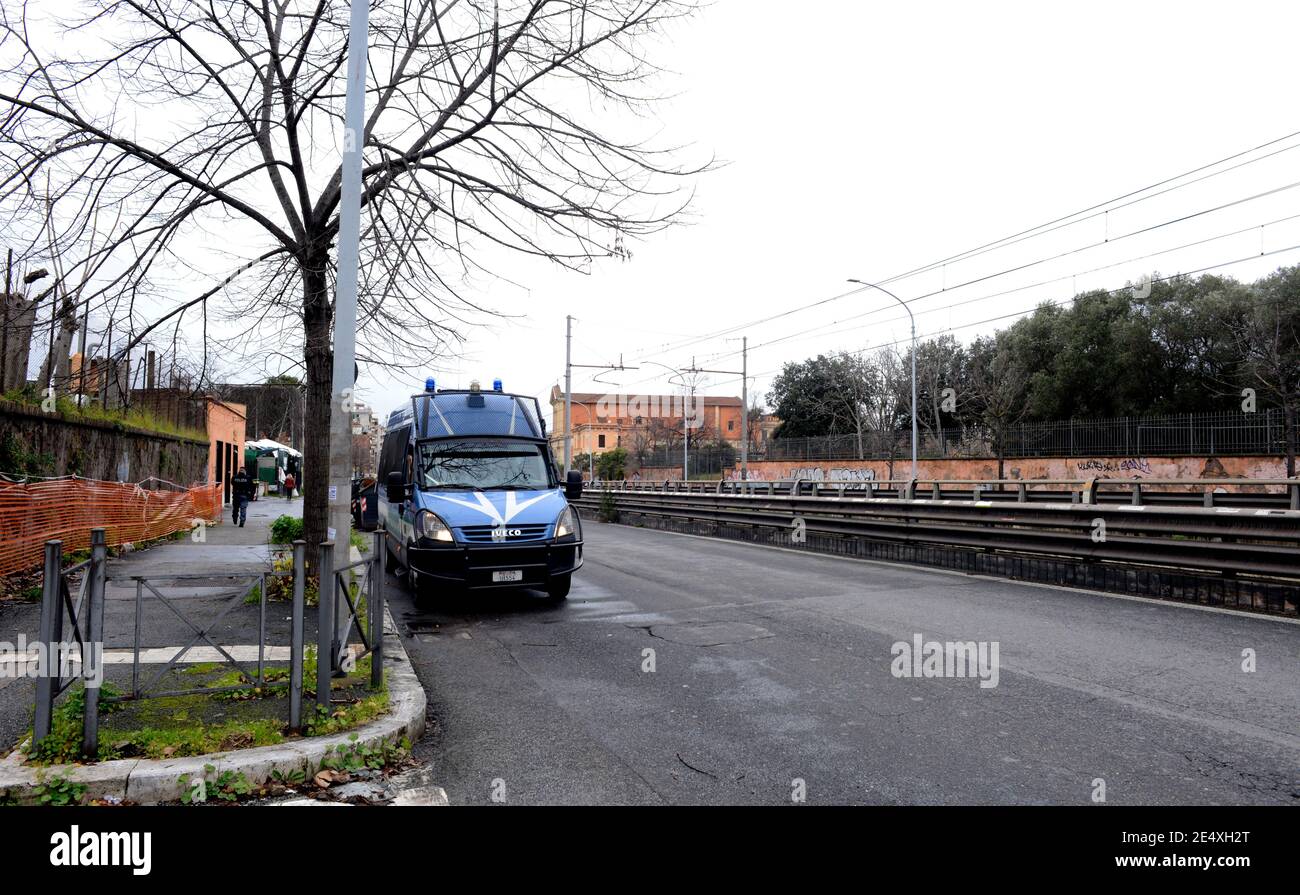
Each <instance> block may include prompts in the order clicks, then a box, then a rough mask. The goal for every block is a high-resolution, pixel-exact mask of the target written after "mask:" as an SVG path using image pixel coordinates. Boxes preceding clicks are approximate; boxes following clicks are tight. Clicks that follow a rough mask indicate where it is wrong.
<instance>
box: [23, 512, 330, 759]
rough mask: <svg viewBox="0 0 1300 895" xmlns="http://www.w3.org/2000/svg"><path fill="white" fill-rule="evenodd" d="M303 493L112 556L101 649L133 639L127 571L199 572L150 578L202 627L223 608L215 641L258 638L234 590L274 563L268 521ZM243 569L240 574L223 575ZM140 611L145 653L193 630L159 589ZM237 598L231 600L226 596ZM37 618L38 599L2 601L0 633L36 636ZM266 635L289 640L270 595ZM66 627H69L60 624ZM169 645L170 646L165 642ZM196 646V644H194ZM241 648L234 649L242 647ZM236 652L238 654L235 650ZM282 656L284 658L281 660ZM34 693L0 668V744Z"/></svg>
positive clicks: (27, 715) (311, 629)
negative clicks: (239, 518) (237, 521)
mask: <svg viewBox="0 0 1300 895" xmlns="http://www.w3.org/2000/svg"><path fill="white" fill-rule="evenodd" d="M301 514H302V500H301V499H298V500H293V501H288V500H284V499H278V498H262V499H261V500H256V501H253V502H252V503H250V504H249V505H248V518H247V521H246V523H245V526H244V527H243V528H239V527H237V526H235V525H232V524H231V521H230V520H231V508H230V507H225V508H224V509H223V510H222V521H221V523H220V524H217V525H209V526H207V527H206V528H205V529H204V530H203V541H202V542H197V541H195V540H194V539H193V538H192V537H191V536H190V535H188V534H182V535H181V536H180V539H179V540H175V541H166V542H163V543H161V544H158V545H156V546H154V547H150V548H149V549H146V550H140V551H132V552H129V553H124V554H122V555H121V556H119V557H117V558H114V559H110V560H109V562H108V570H107V575H108V579H109V583H108V587H107V588H106V591H105V595H106V600H105V605H104V647H105V649H106V650H110V651H111V650H122V649H129V648H130V647H131V645H132V642H133V636H134V629H135V623H136V602H135V601H136V585H135V583H134V582H133V581H131V580H129V579H130V576H134V575H140V576H148V577H150V578H151V579H154V578H163V577H164V576H167V575H194V574H200V573H202V574H203V575H204V576H205V577H204V578H203V579H198V580H189V581H178V582H167V581H165V580H162V581H157V582H151V583H154V586H155V587H157V589H158V590H159V591H160V592H161V593H162V594H164V595H165V596H166V597H167V598H168V599H174V600H175V601H176V604H177V607H178V608H179V609H180V610H181V611H182V612H183V613H184V614H185V615H186V616H187V617H189V618H190V620H191V621H192V622H193V623H195V624H198V625H199V626H200V627H203V628H206V627H207V626H208V625H209V624H210V623H211V622H212V620H214V619H216V618H217V617H218V616H222V613H223V612H224V613H225V615H224V616H222V618H221V621H220V622H219V623H217V624H216V625H215V626H214V627H213V628H212V630H211V631H210V632H209V635H208V636H210V637H211V638H212V639H213V640H215V641H216V642H217V643H219V644H221V645H223V646H226V645H237V646H247V645H249V644H251V645H253V646H254V655H255V647H256V644H257V642H258V625H259V618H258V616H259V612H258V606H257V605H256V604H252V605H245V604H244V603H243V601H242V599H240V598H239V595H242V594H243V593H244V592H246V591H247V589H248V587H249V585H250V584H251V583H252V580H253V579H252V577H251V576H254V575H258V574H260V573H262V572H269V571H270V570H271V562H272V551H271V547H270V545H269V544H268V543H267V541H268V539H269V537H270V528H271V523H272V522H273V521H275V519H276V518H278V517H279V516H281V515H291V516H301ZM232 575H233V576H244V577H243V578H242V579H240V578H235V579H230V578H223V577H221V576H232ZM144 595H145V599H144V601H143V604H142V612H141V618H140V635H141V636H140V647H141V649H142V650H150V653H149V654H147V655H146V656H143V657H142V658H145V659H152V660H154V661H159V660H161V661H163V662H166V661H167V660H169V659H170V658H171V656H173V655H174V654H175V652H176V649H175V648H179V647H180V646H183V645H185V644H187V643H189V642H190V641H191V639H192V638H193V637H194V636H195V634H194V631H193V629H192V628H190V626H189V625H187V624H186V623H185V622H184V621H183V620H182V619H180V618H178V617H177V615H176V614H175V613H174V612H172V611H171V610H170V609H169V608H168V607H167V606H166V605H165V604H163V603H162V602H161V601H160V600H158V599H157V598H156V597H153V596H152V595H151V594H149V592H148V590H145V591H144ZM232 603H233V604H234V605H231V604H232ZM39 622H40V605H39V604H38V603H12V602H6V603H3V604H0V641H5V642H8V643H14V642H16V641H17V639H18V637H19V635H20V634H21V635H24V636H25V637H26V638H27V640H28V642H33V641H35V640H36V639H37V631H38V628H39ZM265 624H266V630H267V642H268V643H269V644H287V643H288V642H289V634H290V630H289V626H290V618H289V604H288V603H280V602H271V603H268V604H267V611H266V619H265ZM305 628H306V629H307V630H306V632H305V634H306V637H307V638H308V642H310V640H311V638H313V637H314V636H315V613H312V612H308V613H306V618H305ZM65 635H67V636H68V637H69V639H70V637H71V635H70V634H69V633H68V632H67V630H66V628H65ZM199 646H201V647H203V648H204V649H202V651H201V652H192V653H191V654H190V655H187V657H186V658H187V659H189V660H191V661H195V662H198V661H208V660H210V658H211V657H210V655H209V653H211V652H212V650H211V649H210V648H209V647H208V646H207V644H206V642H204V641H201V640H200V642H199ZM168 647H172V648H173V649H170V650H168V649H166V648H168ZM197 649H198V647H196V650H197ZM246 652H247V650H240V651H239V653H246ZM239 653H237V654H236V655H237V656H238V655H239ZM272 656H275V657H276V658H277V659H278V658H279V651H275V652H272V651H270V650H268V653H267V658H268V661H269V660H271V657H272ZM281 661H282V660H281ZM106 664H107V668H106V677H107V679H108V680H110V681H113V682H115V683H117V684H118V685H119V686H120V687H122V686H124V687H127V688H129V686H130V673H131V666H130V661H129V659H128V660H127V661H124V662H119V661H114V660H113V659H112V658H110V659H109V661H108V663H106ZM35 698H36V685H35V681H34V680H33V679H31V678H17V679H15V678H12V677H2V676H0V752H3V751H6V750H8V749H9V748H11V747H12V746H13V745H14V744H15V743H16V742H17V740H18V739H19V737H20V736H21V735H22V734H23V733H24V732H25V731H26V730H27V729H28V727H29V726H30V725H31V718H32V707H33V704H34V701H35Z"/></svg>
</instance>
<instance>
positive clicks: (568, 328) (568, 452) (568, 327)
mask: <svg viewBox="0 0 1300 895" xmlns="http://www.w3.org/2000/svg"><path fill="white" fill-rule="evenodd" d="M572 348H573V317H572V316H566V317H565V318H564V474H565V475H566V476H567V475H568V474H569V470H570V469H572V468H573V368H574V367H578V368H579V369H583V370H639V369H641V368H640V367H625V366H623V355H621V354H620V355H619V356H618V363H617V364H575V363H573V360H572V357H573V354H572ZM587 423H588V426H590V423H591V410H590V408H588V410H587ZM588 453H591V454H594V453H595V448H594V446H593V447H592V449H591V450H590V451H589V452H588ZM592 469H593V475H592V477H593V478H595V474H594V469H595V467H594V466H593V467H592Z"/></svg>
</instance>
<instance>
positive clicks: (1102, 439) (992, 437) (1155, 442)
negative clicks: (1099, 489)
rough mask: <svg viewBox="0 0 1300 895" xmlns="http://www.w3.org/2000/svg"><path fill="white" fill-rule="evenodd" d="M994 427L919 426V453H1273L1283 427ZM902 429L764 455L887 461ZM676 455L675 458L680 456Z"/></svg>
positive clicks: (1260, 422) (1272, 421)
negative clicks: (933, 428) (928, 429)
mask: <svg viewBox="0 0 1300 895" xmlns="http://www.w3.org/2000/svg"><path fill="white" fill-rule="evenodd" d="M997 434H998V433H995V432H991V431H989V430H988V429H987V428H984V427H980V426H967V427H964V428H955V429H944V430H942V431H941V432H937V433H936V432H923V433H922V435H921V443H920V445H919V446H918V453H919V455H920V457H921V458H923V459H928V460H937V459H943V458H947V457H991V456H996V455H997V454H999V453H1001V455H1002V456H1004V457H1119V456H1125V457H1201V456H1219V457H1224V456H1256V455H1258V456H1278V455H1280V454H1282V453H1283V452H1284V451H1285V447H1286V430H1285V426H1284V423H1283V419H1282V412H1281V411H1280V410H1276V409H1272V410H1261V411H1259V412H1257V413H1239V412H1232V413H1186V414H1177V415H1172V416H1124V417H1114V418H1111V419H1095V420H1073V419H1071V420H1057V421H1054V422H1045V423H1019V424H1017V425H1014V426H1011V427H1010V428H1009V429H1008V430H1007V431H1006V432H1004V433H1002V445H1001V451H999V450H998V447H999V445H998V444H997ZM909 438H910V437H909V435H908V433H906V432H902V431H898V432H864V433H863V434H862V436H861V437H859V436H858V435H856V434H848V435H828V436H823V437H812V438H778V439H773V440H772V441H769V442H768V443H767V446H766V448H765V450H764V451H763V452H762V455H761V456H758V455H754V456H755V459H765V460H851V459H864V460H885V459H890V458H891V457H892V458H893V459H898V458H899V457H902V456H904V455H907V454H909V453H910V448H909ZM678 459H679V460H680V457H679V458H678Z"/></svg>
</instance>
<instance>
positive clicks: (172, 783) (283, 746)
mask: <svg viewBox="0 0 1300 895" xmlns="http://www.w3.org/2000/svg"><path fill="white" fill-rule="evenodd" d="M384 671H385V672H386V673H387V675H388V713H387V714H386V715H384V716H383V717H381V718H378V719H376V720H375V721H372V722H370V723H369V724H367V725H365V726H363V727H358V728H356V729H355V730H350V731H347V732H346V733H338V734H331V735H330V736H325V737H306V738H303V739H298V740H291V741H289V742H286V743H280V744H279V745H276V746H260V747H258V748H256V749H240V750H236V751H233V752H213V753H210V754H208V755H196V756H193V757H191V758H174V759H165V760H155V759H122V760H119V761H105V762H100V763H98V764H90V765H49V766H47V767H26V766H24V765H23V764H22V763H21V762H22V754H21V753H20V751H19V750H17V749H15V750H14V751H13V752H12V753H10V755H9V756H8V757H7V758H5V759H4V760H3V761H0V801H7V800H13V801H15V802H17V803H18V804H20V805H34V804H36V803H37V795H36V787H37V786H39V785H40V784H41V782H42V781H44V780H48V779H50V778H52V777H62V778H63V779H65V780H69V781H72V782H75V783H81V784H84V785H85V786H86V798H88V799H104V798H111V799H123V800H130V801H132V802H135V803H137V804H141V805H154V804H157V803H159V802H171V801H179V800H180V797H181V794H182V793H183V792H184V791H185V790H186V788H187V787H185V786H183V785H182V784H181V779H180V778H181V777H182V776H184V775H189V779H197V778H200V777H206V778H207V779H208V780H209V782H212V781H215V780H216V778H217V776H218V775H220V774H221V773H223V772H225V771H232V772H235V773H242V774H243V775H244V776H245V777H246V778H247V779H248V782H249V783H250V784H252V785H253V786H258V785H260V784H262V783H265V782H266V781H268V780H270V779H271V774H272V772H274V771H279V772H281V773H282V774H287V773H289V772H290V771H293V770H298V769H301V770H303V771H304V772H305V773H306V774H307V776H308V777H310V776H311V775H312V773H313V772H314V771H315V770H316V769H317V768H318V767H319V766H320V762H321V760H322V759H323V758H324V757H325V756H326V755H327V754H328V753H331V752H334V751H335V750H336V748H337V747H338V746H340V745H348V746H368V747H375V746H378V745H379V744H380V743H397V742H400V741H401V740H402V739H403V738H406V739H408V740H410V741H411V742H412V743H414V742H415V741H416V740H418V739H419V738H420V736H421V734H423V733H424V721H425V717H424V716H425V704H426V699H425V695H424V687H423V686H421V684H420V681H419V679H418V678H417V677H416V676H415V669H414V668H413V667H412V666H411V660H410V657H408V656H407V655H406V650H405V649H403V647H402V640H401V638H400V637H399V636H398V635H397V628H396V626H395V625H394V624H393V619H392V616H391V615H389V614H388V611H387V609H385V611H384ZM304 708H306V706H304ZM353 737H355V739H353ZM206 765H212V766H213V767H214V768H215V770H214V771H211V772H205V770H204V767H205V766H206Z"/></svg>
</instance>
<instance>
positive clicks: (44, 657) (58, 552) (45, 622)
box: [32, 541, 63, 745]
mask: <svg viewBox="0 0 1300 895" xmlns="http://www.w3.org/2000/svg"><path fill="white" fill-rule="evenodd" d="M44 575H45V577H44V580H43V581H42V582H41V585H42V586H41V623H40V638H41V639H40V644H39V645H38V647H37V649H39V650H41V651H42V652H43V654H41V655H40V669H39V671H38V674H39V677H37V678H36V717H35V721H34V723H33V725H32V744H33V745H35V744H37V743H39V742H40V741H41V740H43V739H45V737H46V736H48V735H49V733H50V726H51V724H52V723H53V720H54V696H55V693H54V691H55V688H56V687H57V685H58V682H59V663H58V661H56V660H55V658H54V650H55V648H56V646H57V644H58V643H60V642H62V640H63V603H62V600H61V599H60V597H61V593H60V588H59V579H60V577H61V576H62V575H63V542H62V541H46V542H45V572H44Z"/></svg>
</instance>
